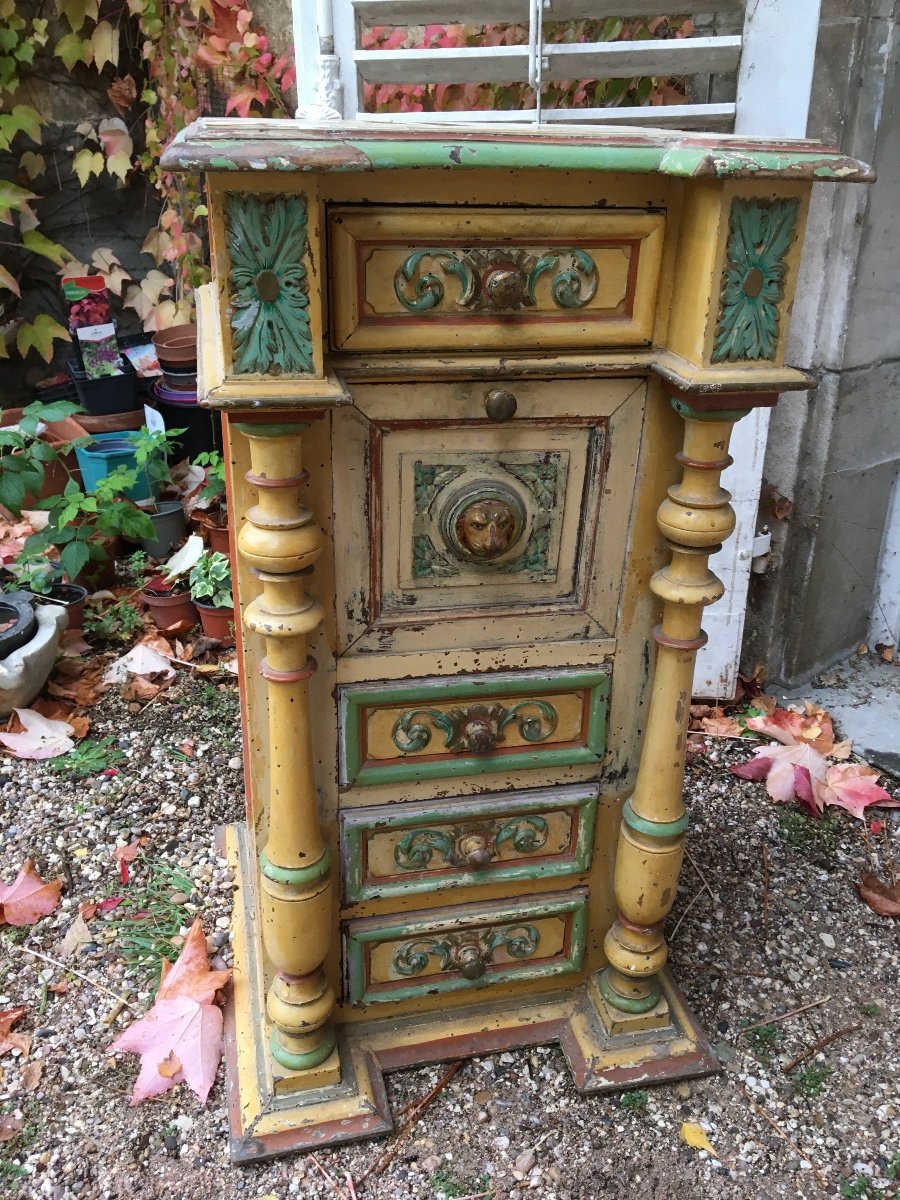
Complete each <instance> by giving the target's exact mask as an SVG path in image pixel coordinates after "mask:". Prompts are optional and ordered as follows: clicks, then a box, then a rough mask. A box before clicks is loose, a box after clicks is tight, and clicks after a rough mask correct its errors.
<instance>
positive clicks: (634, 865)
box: [599, 397, 751, 1027]
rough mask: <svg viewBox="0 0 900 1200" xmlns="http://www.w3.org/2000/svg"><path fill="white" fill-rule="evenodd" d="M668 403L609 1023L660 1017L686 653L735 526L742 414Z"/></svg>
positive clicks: (607, 995)
mask: <svg viewBox="0 0 900 1200" xmlns="http://www.w3.org/2000/svg"><path fill="white" fill-rule="evenodd" d="M732 399H737V398H735V397H733V398H732ZM672 403H673V406H674V408H675V410H676V411H677V412H678V413H679V414H680V415H681V416H682V417H683V418H684V421H685V436H684V450H683V451H682V452H681V453H679V454H678V455H677V458H678V462H679V463H680V464H681V466H682V468H683V475H682V479H681V482H680V483H677V484H673V486H672V487H670V488H669V494H668V496H667V497H666V499H665V500H664V501H663V502H662V504H661V505H660V507H659V511H658V513H657V524H658V526H659V528H660V530H661V531H662V533H663V535H664V536H665V538H666V541H667V543H668V545H669V547H670V548H671V551H672V561H671V562H670V563H669V564H668V566H665V567H663V568H662V569H661V570H659V571H657V572H656V574H655V575H654V576H653V578H652V579H651V581H650V587H651V589H652V591H653V593H654V594H655V595H656V596H658V597H659V598H660V599H661V600H662V601H663V618H662V623H661V624H660V625H657V626H656V628H655V629H654V631H653V637H654V640H655V641H656V643H657V646H658V650H657V659H656V672H655V676H654V680H653V693H652V696H651V699H650V711H649V714H648V718H647V730H646V733H645V735H644V746H643V751H642V753H641V762H640V766H639V768H638V775H637V781H636V783H635V789H634V795H633V796H632V797H631V798H630V799H628V800H627V801H626V802H625V807H624V810H623V814H622V824H621V827H620V830H619V843H618V850H617V854H616V870H615V893H616V903H617V905H618V908H619V915H618V917H617V919H616V921H615V922H614V924H613V926H612V928H611V929H610V931H609V933H608V934H607V935H606V940H605V942H604V949H605V951H606V956H607V958H608V959H609V963H610V965H609V966H608V967H607V968H606V970H605V971H604V972H603V974H602V975H601V977H600V980H599V989H600V993H601V995H602V997H603V1000H604V1001H605V1002H606V1004H607V1005H608V1006H609V1008H610V1009H612V1010H613V1012H612V1013H611V1014H610V1013H608V1015H611V1016H612V1017H613V1021H612V1023H613V1024H615V1025H616V1026H617V1027H618V1026H621V1025H623V1018H622V1015H621V1014H630V1015H631V1016H632V1017H633V1018H640V1019H641V1020H643V1021H646V1020H648V1019H652V1018H656V1019H658V1020H659V1021H660V1022H661V1023H662V1022H664V1021H665V1020H666V1019H667V1009H666V1006H665V1001H664V1000H663V999H661V988H660V983H659V978H658V976H659V971H660V970H661V969H662V967H663V966H664V965H665V961H666V958H667V956H668V949H667V947H666V943H665V939H664V937H663V922H664V920H665V918H666V916H667V915H668V912H669V910H670V909H671V907H672V904H673V902H674V900H675V893H676V890H677V887H678V876H679V873H680V871H681V863H682V857H683V854H684V832H685V829H686V827H687V814H686V812H685V809H684V803H683V800H682V790H683V785H684V758H685V740H686V737H687V729H688V720H689V717H690V704H691V681H692V678H693V671H694V658H695V656H696V653H697V651H698V650H699V649H700V647H701V646H702V645H703V644H704V643H705V641H706V635H705V634H704V633H703V631H702V629H701V628H700V620H701V615H702V612H703V609H704V607H705V606H706V605H707V604H713V603H715V601H716V600H718V599H719V598H720V596H721V595H722V593H723V588H722V584H721V583H720V581H719V580H718V579H717V578H716V576H715V575H714V574H713V573H712V571H710V570H709V566H708V563H709V556H710V554H712V553H713V552H715V551H716V550H718V549H719V547H720V544H721V542H722V541H724V540H725V538H727V537H728V535H729V534H730V533H731V532H732V530H733V529H734V512H733V510H732V508H731V505H730V504H729V500H730V499H731V496H730V495H729V493H728V492H726V491H725V490H724V488H722V487H720V486H719V478H720V476H721V474H722V471H723V470H724V469H725V468H726V467H727V466H729V465H730V463H731V458H730V457H729V455H728V441H729V437H730V434H731V429H732V426H733V425H734V422H735V421H737V420H739V419H740V418H741V417H743V416H745V415H746V412H747V409H738V408H736V409H732V410H725V411H701V410H699V409H697V408H692V407H691V406H690V405H689V404H688V403H687V402H686V401H684V400H681V399H676V400H673V401H672ZM750 403H751V402H750V401H749V400H748V407H749V405H750ZM654 1010H656V1011H654ZM645 1014H647V1016H645ZM651 1014H652V1017H651ZM624 1024H627V1021H625V1022H624Z"/></svg>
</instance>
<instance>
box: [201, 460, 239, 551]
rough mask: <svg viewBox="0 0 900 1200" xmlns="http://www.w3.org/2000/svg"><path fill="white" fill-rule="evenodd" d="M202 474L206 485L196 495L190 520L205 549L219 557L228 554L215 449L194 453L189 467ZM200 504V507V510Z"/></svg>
mask: <svg viewBox="0 0 900 1200" xmlns="http://www.w3.org/2000/svg"><path fill="white" fill-rule="evenodd" d="M191 465H192V466H195V467H202V468H203V469H204V470H205V471H206V483H205V484H204V485H203V487H202V488H201V489H200V492H199V494H198V496H197V501H198V504H197V507H196V508H195V509H194V512H193V520H194V523H195V524H196V525H197V527H198V528H199V529H200V530H201V532H202V533H204V534H205V535H206V539H207V541H208V542H209V548H210V550H213V551H218V553H220V554H228V553H230V546H229V539H228V510H227V509H226V507H225V460H224V458H223V457H222V455H221V454H220V453H219V451H218V450H211V451H204V452H203V453H202V454H198V455H197V457H196V458H195V459H194V461H193V463H192V464H191ZM201 505H203V506H204V507H200V506H201Z"/></svg>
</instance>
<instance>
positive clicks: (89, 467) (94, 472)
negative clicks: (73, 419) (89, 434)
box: [75, 433, 155, 501]
mask: <svg viewBox="0 0 900 1200" xmlns="http://www.w3.org/2000/svg"><path fill="white" fill-rule="evenodd" d="M75 455H76V457H77V459H78V465H79V467H80V468H81V478H82V480H83V481H84V490H85V491H86V492H95V491H96V490H97V484H98V483H99V482H100V480H101V479H105V478H106V476H107V475H109V474H110V473H111V472H112V471H114V470H115V469H116V467H118V466H124V467H127V468H128V469H129V470H136V469H137V460H136V458H135V453H134V444H133V443H132V442H131V440H130V439H129V437H128V436H127V434H121V433H96V434H94V437H93V440H92V441H91V442H90V443H89V444H88V445H87V446H81V447H76V449H75ZM125 495H126V496H127V497H128V498H129V500H134V501H138V500H150V499H151V498H155V491H154V489H152V488H151V481H150V480H149V479H148V478H147V476H146V475H145V474H144V473H143V472H142V473H141V474H139V475H138V478H137V481H136V483H135V485H134V487H130V488H126V489H125Z"/></svg>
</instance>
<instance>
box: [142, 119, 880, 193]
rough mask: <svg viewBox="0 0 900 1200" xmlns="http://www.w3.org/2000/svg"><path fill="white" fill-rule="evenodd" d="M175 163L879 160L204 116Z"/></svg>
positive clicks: (588, 134)
mask: <svg viewBox="0 0 900 1200" xmlns="http://www.w3.org/2000/svg"><path fill="white" fill-rule="evenodd" d="M162 165H163V167H164V168H166V169H168V170H175V171H178V170H183V171H198V170H199V171H216V172H218V171H225V172H232V171H234V172H242V171H247V172H252V173H255V174H258V173H262V172H271V173H288V174H290V173H294V172H298V171H300V172H332V171H340V172H347V171H351V172H353V171H366V172H368V171H384V170H400V169H404V168H410V167H438V168H444V169H447V170H466V169H472V168H482V169H484V168H488V169H491V168H493V169H500V170H514V169H524V170H563V171H617V172H621V173H625V174H628V173H634V174H659V175H672V176H676V177H681V178H693V179H719V180H727V179H734V178H741V177H753V178H785V179H807V180H815V181H819V182H822V181H830V182H835V183H838V182H850V183H867V182H870V181H871V180H872V179H874V172H873V171H872V168H871V167H869V166H867V165H866V164H865V163H862V162H859V161H858V160H857V159H854V158H848V157H846V156H845V155H843V154H841V153H840V152H839V151H837V150H835V149H834V148H832V147H829V146H825V145H823V144H822V143H821V142H810V141H799V140H798V141H766V140H764V139H759V138H743V137H738V136H735V135H722V134H712V133H709V134H687V133H682V132H678V131H672V130H664V129H622V128H615V129H613V128H611V127H607V126H602V125H578V126H577V127H575V126H571V127H560V126H558V125H553V126H552V127H547V126H543V127H521V126H503V127H496V126H492V127H491V128H489V129H488V128H484V127H479V126H471V125H469V126H463V125H461V126H441V127H437V126H428V125H427V124H422V123H418V122H417V123H416V124H409V125H399V124H393V123H392V124H390V125H385V124H383V123H381V122H374V121H373V122H368V123H367V122H349V121H348V122H335V123H333V124H321V125H317V124H313V123H308V122H305V121H285V120H254V121H250V120H236V119H235V120H233V119H231V118H205V119H203V120H200V121H195V122H194V123H193V124H192V125H189V126H188V128H187V129H184V130H182V131H181V133H179V134H178V135H177V137H176V138H175V139H174V140H173V142H172V143H171V145H170V146H169V147H168V149H167V150H166V151H165V153H164V155H163V158H162Z"/></svg>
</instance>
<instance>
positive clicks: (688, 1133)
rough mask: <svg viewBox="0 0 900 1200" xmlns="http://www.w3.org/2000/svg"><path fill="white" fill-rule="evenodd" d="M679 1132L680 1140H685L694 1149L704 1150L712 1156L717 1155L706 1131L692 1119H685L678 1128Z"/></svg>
mask: <svg viewBox="0 0 900 1200" xmlns="http://www.w3.org/2000/svg"><path fill="white" fill-rule="evenodd" d="M679 1134H680V1136H681V1140H682V1141H683V1142H687V1144H688V1145H689V1146H693V1148H694V1149H695V1150H706V1151H707V1152H708V1153H709V1154H711V1155H712V1156H713V1158H718V1157H719V1156H718V1154H716V1152H715V1149H714V1148H713V1144H712V1142H711V1141H710V1140H709V1138H708V1137H707V1136H706V1133H705V1132H704V1131H703V1129H702V1128H701V1127H700V1126H699V1125H697V1124H696V1123H695V1122H694V1121H685V1122H684V1123H683V1124H682V1126H681V1129H680V1130H679Z"/></svg>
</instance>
